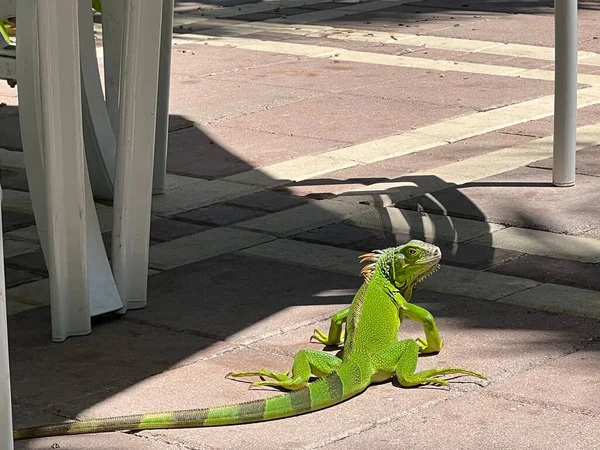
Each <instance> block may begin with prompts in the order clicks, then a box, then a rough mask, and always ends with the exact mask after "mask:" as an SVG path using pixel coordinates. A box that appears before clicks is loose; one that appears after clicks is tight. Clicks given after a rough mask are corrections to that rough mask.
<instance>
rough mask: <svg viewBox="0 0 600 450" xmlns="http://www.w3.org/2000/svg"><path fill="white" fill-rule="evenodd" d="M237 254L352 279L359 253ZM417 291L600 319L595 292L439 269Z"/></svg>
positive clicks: (273, 246) (301, 247)
mask: <svg viewBox="0 0 600 450" xmlns="http://www.w3.org/2000/svg"><path fill="white" fill-rule="evenodd" d="M238 253H241V254H244V255H250V256H254V257H260V258H264V259H268V260H272V261H279V262H282V263H286V264H295V265H299V266H304V267H310V268H314V269H319V270H326V271H329V272H335V273H343V274H347V275H357V274H358V272H359V270H360V265H359V264H358V261H357V258H358V256H359V255H360V253H361V252H357V251H354V250H346V249H340V248H335V247H329V246H326V245H320V244H311V243H307V242H300V241H293V240H288V239H279V240H276V241H271V242H268V243H266V244H262V245H258V246H255V247H251V248H248V249H245V250H242V251H240V252H238ZM419 288H420V289H426V290H429V291H433V292H440V293H444V294H452V295H461V296H464V297H470V298H475V299H480V300H488V301H498V302H500V303H508V304H513V305H518V306H522V307H527V308H534V309H541V310H543V311H552V312H558V313H562V314H570V315H576V316H582V317H589V318H594V319H600V308H598V305H600V292H596V291H590V290H586V289H579V288H574V287H570V286H563V285H557V284H550V283H543V284H542V283H539V282H537V281H534V280H529V279H526V278H519V277H512V276H506V275H500V274H495V273H491V272H482V271H478V270H471V269H464V268H460V267H454V266H447V265H442V268H441V270H439V271H438V272H436V273H435V275H433V276H432V277H431V278H428V279H427V280H425V281H424V282H423V283H422V284H420V285H419Z"/></svg>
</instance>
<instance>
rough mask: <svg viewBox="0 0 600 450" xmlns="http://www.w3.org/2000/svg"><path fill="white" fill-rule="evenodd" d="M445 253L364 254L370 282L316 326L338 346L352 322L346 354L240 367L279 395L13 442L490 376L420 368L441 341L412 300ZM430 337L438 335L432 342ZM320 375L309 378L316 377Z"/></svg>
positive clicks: (310, 405) (183, 423)
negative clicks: (411, 329)
mask: <svg viewBox="0 0 600 450" xmlns="http://www.w3.org/2000/svg"><path fill="white" fill-rule="evenodd" d="M440 258H441V252H440V249H439V248H438V247H436V246H434V245H430V244H426V243H424V242H421V241H416V240H413V241H410V242H409V243H408V244H405V245H402V246H399V247H394V248H389V249H386V250H379V251H375V252H373V253H368V254H366V255H363V256H362V261H365V260H368V261H371V263H370V264H369V265H367V266H366V267H365V268H363V270H362V274H363V276H364V277H365V281H364V283H363V284H362V286H361V287H360V289H359V290H358V292H357V293H356V295H355V296H354V299H353V301H352V304H351V306H350V308H349V309H348V310H347V311H346V310H343V311H341V312H340V313H338V314H337V315H336V316H338V317H334V319H333V322H332V327H331V330H330V332H329V335H328V336H327V337H325V336H324V335H323V333H321V332H319V331H317V330H315V335H314V337H316V338H317V339H318V340H320V341H321V342H325V343H333V344H339V343H341V341H342V333H341V324H342V323H343V322H344V319H345V321H346V333H345V343H344V349H343V356H342V358H341V359H340V358H338V357H336V356H334V355H331V354H329V353H325V352H321V351H316V350H300V351H299V352H298V353H297V354H296V355H295V357H294V363H293V367H292V370H291V374H290V373H289V371H288V372H286V373H277V372H271V371H269V370H266V369H262V370H258V371H253V372H234V373H231V374H228V376H232V377H236V378H237V377H246V376H260V377H267V378H270V379H271V380H268V381H265V380H264V378H263V381H257V382H255V383H253V384H252V386H276V387H281V388H285V389H289V390H291V391H292V392H288V393H285V394H282V395H279V396H275V397H271V398H267V399H264V400H254V401H249V402H245V403H239V404H235V405H227V406H217V407H213V408H200V409H192V410H185V411H171V412H160V413H147V414H136V415H130V416H121V417H110V418H100V419H89V420H82V421H79V422H78V421H72V422H66V423H61V424H56V425H47V426H41V427H34V428H25V429H21V430H16V431H15V432H14V438H15V439H29V438H36V437H43V436H58V435H69V434H83V433H98V432H107V431H119V430H131V431H139V430H146V429H156V428H191V427H203V426H217V425H231V424H240V423H249V422H259V421H263V420H272V419H280V418H284V417H289V416H295V415H299V414H303V413H307V412H310V411H316V410H318V409H322V408H326V407H328V406H332V405H335V404H337V403H340V402H342V401H344V400H347V399H349V398H351V397H354V396H355V395H358V394H359V393H361V392H362V391H364V390H365V389H366V388H367V387H368V386H369V385H370V384H371V383H373V382H380V381H385V380H388V379H390V378H392V377H394V376H396V378H397V379H398V382H399V383H400V385H402V386H405V387H408V386H415V385H419V384H424V383H431V384H436V385H441V386H444V385H446V384H447V381H446V380H444V379H443V378H439V377H440V376H441V375H448V374H464V375H472V376H475V377H478V378H485V376H484V375H482V374H479V373H476V372H472V371H470V370H466V369H462V368H458V367H445V368H435V369H429V370H423V371H420V372H415V369H416V367H417V359H418V355H419V350H420V349H421V351H426V352H428V351H436V350H439V348H440V347H441V341H440V339H439V335H438V333H437V330H436V329H435V325H434V323H433V319H432V318H431V315H430V314H429V313H428V312H427V311H426V310H424V309H422V308H417V307H415V306H414V305H411V304H410V303H408V302H407V301H406V300H405V298H404V297H403V295H402V294H403V293H404V295H407V296H408V297H410V295H411V292H412V288H413V287H414V285H415V284H416V283H418V282H419V281H421V280H423V279H424V278H425V277H427V276H429V275H431V273H433V272H434V271H435V270H436V269H437V267H438V263H439V261H440ZM403 317H409V318H414V319H416V320H417V321H420V322H422V323H423V324H424V326H425V330H426V339H420V340H418V342H416V341H413V340H411V339H406V340H402V341H398V331H399V329H400V323H401V319H402V318H403ZM429 339H432V341H431V342H430V341H429ZM311 374H312V375H315V376H317V377H318V378H319V379H318V380H317V381H314V382H312V383H309V378H310V376H311Z"/></svg>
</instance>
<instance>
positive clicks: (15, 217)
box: [2, 208, 35, 232]
mask: <svg viewBox="0 0 600 450" xmlns="http://www.w3.org/2000/svg"><path fill="white" fill-rule="evenodd" d="M34 223H35V219H34V217H33V214H27V213H24V212H21V211H12V210H10V209H6V208H2V229H3V231H4V232H8V231H12V230H16V229H18V228H24V227H28V226H30V225H33V224H34Z"/></svg>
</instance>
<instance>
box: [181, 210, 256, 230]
mask: <svg viewBox="0 0 600 450" xmlns="http://www.w3.org/2000/svg"><path fill="white" fill-rule="evenodd" d="M264 214H265V213H264V212H262V211H256V210H253V209H247V208H240V207H237V206H229V205H212V206H207V207H204V208H198V209H192V210H191V211H188V212H185V213H183V214H178V215H177V216H175V217H177V218H179V219H185V220H189V221H192V222H195V223H200V224H204V225H219V226H225V225H230V224H232V223H236V222H241V221H243V220H249V219H252V218H254V217H260V216H263V215H264Z"/></svg>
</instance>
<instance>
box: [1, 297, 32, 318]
mask: <svg viewBox="0 0 600 450" xmlns="http://www.w3.org/2000/svg"><path fill="white" fill-rule="evenodd" d="M33 308H40V305H30V304H28V303H22V302H18V301H15V300H12V299H10V298H9V299H7V300H6V315H7V316H12V315H15V314H19V313H21V312H23V311H27V310H29V309H33Z"/></svg>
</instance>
